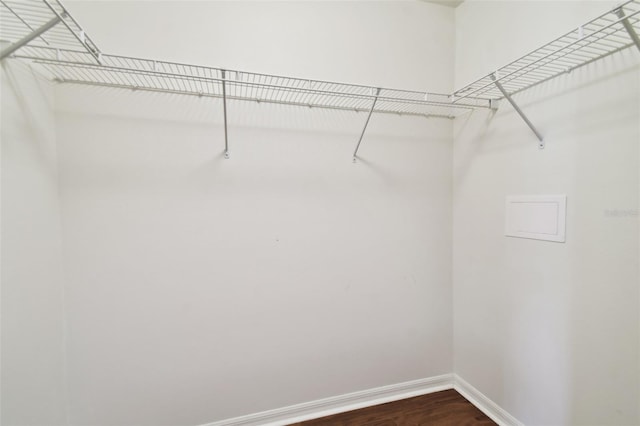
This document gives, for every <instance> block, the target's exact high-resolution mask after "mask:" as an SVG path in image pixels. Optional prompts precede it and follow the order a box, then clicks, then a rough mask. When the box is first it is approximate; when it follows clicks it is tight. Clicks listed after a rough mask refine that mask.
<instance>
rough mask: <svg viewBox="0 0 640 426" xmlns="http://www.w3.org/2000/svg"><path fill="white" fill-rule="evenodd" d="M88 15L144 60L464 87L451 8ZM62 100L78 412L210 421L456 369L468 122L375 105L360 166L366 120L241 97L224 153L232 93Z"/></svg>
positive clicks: (194, 8) (63, 89) (90, 92)
mask: <svg viewBox="0 0 640 426" xmlns="http://www.w3.org/2000/svg"><path fill="white" fill-rule="evenodd" d="M73 7H74V8H76V9H77V15H78V19H79V20H81V21H82V22H83V23H84V25H86V26H87V28H91V29H92V34H94V37H95V38H96V41H97V42H99V43H100V42H101V40H102V39H104V41H105V42H104V43H100V44H104V45H107V46H108V45H109V43H110V42H111V43H114V48H113V49H114V50H115V49H116V47H117V48H118V51H122V50H121V49H129V51H127V52H123V53H131V54H139V55H144V56H158V57H163V58H168V59H180V60H183V61H186V62H202V56H203V55H204V56H205V57H206V58H211V61H210V62H211V63H212V64H223V65H225V66H230V67H236V66H237V67H240V68H247V69H252V70H256V71H268V72H269V71H270V72H287V73H291V74H294V75H296V74H297V75H302V76H305V75H308V76H311V77H316V78H323V79H331V78H335V79H339V80H347V81H349V80H351V81H360V82H372V83H375V84H381V85H389V86H395V87H408V88H422V87H426V86H427V85H428V87H430V88H435V89H437V88H441V89H442V90H445V91H446V90H449V89H450V87H451V85H452V75H451V74H450V73H447V72H446V71H443V69H444V70H446V69H447V67H448V66H452V59H453V20H452V19H453V11H452V10H451V9H447V8H444V7H441V6H434V5H428V4H421V3H403V2H401V3H375V4H364V3H305V4H304V5H300V4H296V3H278V4H275V5H274V4H270V5H265V4H263V3H260V4H254V5H251V7H250V6H249V5H247V4H246V3H241V4H236V3H192V4H190V6H189V7H184V6H183V4H182V3H180V4H178V3H177V2H176V3H161V4H148V3H125V4H122V3H119V4H117V5H113V4H109V3H90V4H87V5H85V4H81V3H77V4H73ZM72 11H74V9H72ZM147 13H152V16H153V18H149V17H148V18H146V19H143V16H142V15H145V14H147ZM241 13H249V16H251V19H252V20H251V22H255V24H256V25H258V27H257V28H255V27H252V26H248V27H247V22H245V20H242V19H240V20H236V17H237V16H238V15H239V14H241ZM174 16H180V19H179V20H178V21H175V22H174V21H171V18H173V17H174ZM111 19H113V21H112V20H111ZM247 19H249V18H247ZM129 21H135V22H136V25H137V26H136V25H132V24H131V25H130V22H129ZM169 21H171V22H173V23H172V24H171V25H176V26H178V25H179V27H180V28H181V31H180V37H179V38H177V37H176V36H175V34H176V32H172V31H170V28H171V26H170V25H169V23H167V22H169ZM120 22H123V23H122V24H121V23H120ZM178 22H179V23H178ZM184 22H191V23H194V22H195V23H198V25H196V24H192V25H186V26H185V24H184ZM201 22H202V25H199V24H200V23H201ZM210 22H215V25H213V24H210ZM347 23H349V25H347ZM107 24H108V28H109V30H110V31H111V32H110V33H109V34H107V32H106V31H104V29H105V28H106V25H107ZM164 25H167V27H165V26H164ZM156 26H159V27H160V28H166V29H167V31H165V32H161V33H155V34H158V35H157V36H155V35H154V38H153V39H150V38H149V37H148V36H147V34H151V33H153V31H154V28H155V27H156ZM113 28H122V29H123V30H122V32H124V31H125V29H126V31H138V33H137V34H135V35H131V38H129V37H127V39H126V40H128V41H127V42H125V41H122V40H119V38H118V37H120V36H121V34H122V32H121V31H118V32H117V33H115V32H113V30H112V29H113ZM302 29H304V31H302ZM268 30H269V31H268ZM433 31H438V32H439V34H440V37H439V38H438V39H437V40H436V38H435V37H432V33H433ZM218 33H220V34H224V37H225V38H224V41H223V40H222V37H221V36H220V37H218V36H216V34H218ZM248 33H251V34H254V37H252V38H247V34H248ZM209 34H212V35H209ZM292 34H295V36H292ZM256 35H259V37H257V36H256ZM285 35H286V37H285ZM177 39H179V42H177V41H176V40H177ZM114 40H115V41H114ZM116 42H117V43H116ZM157 46H162V47H161V48H158V47H157ZM230 46H233V48H231V47H230ZM107 49H108V48H107V47H105V50H107ZM154 49H155V51H154ZM355 51H359V52H363V55H362V56H355V55H353V52H355ZM203 52H208V53H207V54H206V55H205V54H204V53H203ZM403 52H404V53H403ZM406 52H409V53H406ZM419 52H427V53H430V54H431V57H430V58H428V60H427V59H425V58H424V57H423V56H419V55H417V56H415V57H414V54H417V53H419ZM364 53H366V55H365V54H364ZM374 53H375V54H374ZM401 54H402V55H405V56H402V55H401ZM207 55H208V56H207ZM398 55H400V56H398ZM433 61H436V62H437V63H438V66H433V65H432V63H433ZM205 62H206V61H205ZM56 104H57V105H56V106H57V114H56V126H57V140H58V143H59V150H60V169H61V201H62V209H63V210H62V211H63V220H64V223H63V230H64V243H65V265H66V268H67V269H68V278H69V282H68V287H67V312H68V322H69V346H68V350H69V355H68V356H69V387H70V401H71V409H70V412H71V423H72V424H105V425H106V424H109V425H118V424H120V425H124V424H138V425H145V424H147V425H161V424H166V425H169V424H171V425H175V424H198V423H204V422H208V421H214V420H219V419H224V418H228V417H232V416H237V415H242V414H249V413H253V412H257V411H262V410H267V409H272V408H278V407H282V406H286V405H289V404H294V403H299V402H305V401H310V400H315V399H319V398H323V397H329V396H335V395H339V394H342V393H347V392H352V391H357V390H362V389H368V388H373V387H377V386H382V385H388V384H393V383H399V382H403V381H407V380H413V379H419V378H424V377H431V376H436V375H439V374H443V373H447V372H450V371H451V369H452V365H451V360H452V353H451V346H452V342H451V338H452V328H451V317H452V313H451V285H450V283H451V277H450V272H451V259H450V258H451V129H452V124H451V122H450V121H447V120H441V119H431V120H427V119H421V118H415V117H414V118H412V117H399V116H384V115H375V116H374V117H373V118H372V120H371V124H370V128H369V130H368V132H367V135H366V137H365V140H364V141H363V145H362V147H361V151H360V153H361V157H362V161H360V162H358V163H357V164H352V163H351V153H352V151H353V148H354V147H355V143H356V141H357V137H358V135H359V132H360V130H361V126H362V125H363V123H364V120H365V115H364V114H358V113H355V112H329V111H321V110H315V109H314V110H305V109H299V108H289V107H284V106H268V105H262V104H261V105H254V104H245V103H231V104H230V106H229V109H230V110H229V116H230V133H229V138H230V144H231V154H232V158H231V159H230V160H224V159H223V158H222V156H221V151H222V147H223V139H222V129H221V123H220V120H221V105H220V103H219V102H217V101H212V100H207V99H197V98H189V99H187V98H180V97H176V96H171V95H162V94H149V93H147V94H144V93H132V92H128V91H118V90H109V89H98V88H86V87H84V88H82V87H67V86H58V88H57V90H56Z"/></svg>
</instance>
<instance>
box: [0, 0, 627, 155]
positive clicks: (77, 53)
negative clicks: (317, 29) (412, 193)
mask: <svg viewBox="0 0 640 426" xmlns="http://www.w3.org/2000/svg"><path fill="white" fill-rule="evenodd" d="M639 31H640V0H627V1H625V2H624V3H622V4H621V5H620V6H617V7H616V8H614V9H612V10H610V11H608V12H606V13H604V14H602V15H600V16H598V17H597V18H595V19H593V20H591V21H589V22H587V23H586V24H584V25H581V26H579V27H578V28H577V29H575V30H573V31H570V32H568V33H567V34H564V35H563V36H561V37H559V38H557V39H555V40H553V41H551V42H550V43H547V44H545V45H544V46H542V47H540V48H538V49H536V50H534V51H532V52H530V53H528V54H527V55H524V56H522V57H521V58H519V59H517V60H515V61H513V62H511V63H509V64H507V65H505V66H503V67H501V68H499V69H497V70H495V71H492V72H491V73H489V74H487V75H486V76H484V77H482V78H480V79H478V80H476V81H474V82H472V83H470V84H468V85H467V86H465V87H463V88H461V89H459V90H456V91H455V92H453V93H452V94H442V93H429V92H422V91H410V90H399V89H387V88H379V87H371V86H365V85H355V84H345V83H336V82H328V81H320V80H310V79H302V78H294V77H285V76H277V75H268V74H259V73H253V72H245V71H237V70H227V69H222V68H214V67H206V66H200V65H188V64H180V63H175V62H166V61H158V60H151V59H143V58H133V57H125V56H117V55H107V54H103V53H102V52H101V51H100V50H99V49H98V47H97V46H96V44H95V43H94V42H93V41H92V40H91V38H89V36H87V34H86V33H85V31H84V30H83V29H82V27H80V25H79V24H78V23H77V21H76V20H74V19H73V17H71V15H70V14H69V12H68V11H67V10H66V9H65V8H64V6H63V5H62V4H61V3H60V1H59V0H0V41H2V42H3V44H4V45H3V50H2V51H1V52H0V59H4V58H5V57H15V58H21V59H26V60H30V61H31V62H32V63H34V64H35V66H36V67H37V69H38V70H39V71H41V72H42V73H43V74H45V75H46V76H47V77H48V78H50V79H51V80H53V81H56V82H59V83H74V84H88V85H94V86H107V87H117V88H125V89H132V90H145V91H156V92H167V93H175V94H184V95H193V96H204V97H215V98H222V99H223V105H224V116H225V153H227V149H228V145H227V140H226V137H227V134H226V114H227V101H228V100H242V101H253V102H265V103H275V104H285V105H295V106H303V107H309V108H329V109H338V110H352V111H368V116H367V119H366V122H365V126H364V129H363V131H362V134H361V135H360V140H359V141H358V145H357V147H356V151H355V152H354V159H355V156H356V154H357V151H358V147H359V146H360V142H361V140H362V137H363V135H364V132H365V130H366V127H367V124H368V123H369V119H370V118H371V114H372V113H374V112H377V113H389V114H406V115H416V116H424V117H440V118H449V119H450V118H455V117H456V116H458V115H460V114H464V113H467V112H469V111H471V110H474V109H476V108H492V109H495V108H497V102H496V101H498V100H500V99H506V100H508V101H509V103H511V104H512V106H513V107H514V108H515V110H516V112H517V113H518V114H519V115H520V116H521V117H522V118H523V120H524V121H525V123H526V124H527V125H528V126H529V127H530V128H531V130H532V131H533V132H534V133H535V135H536V137H537V138H538V140H539V141H540V143H539V147H540V148H543V147H544V142H543V137H542V134H541V133H540V132H539V131H538V130H537V129H536V128H535V126H534V125H533V124H532V123H531V121H530V120H529V119H528V118H527V117H526V115H525V114H524V112H523V111H522V110H521V109H520V108H519V107H518V105H517V104H516V102H515V101H514V100H513V99H512V97H511V96H512V95H513V94H516V93H518V92H520V91H523V90H526V89H528V88H530V87H532V86H535V85H537V84H540V83H542V82H545V81H547V80H550V79H552V78H554V77H556V76H558V75H561V74H563V73H567V72H571V71H572V70H574V69H576V68H579V67H582V66H584V65H586V64H589V63H592V62H594V61H597V60H599V59H601V58H604V57H606V56H609V55H612V54H614V53H617V52H620V51H621V50H624V49H627V48H629V47H632V46H634V45H635V46H636V47H637V48H638V49H639V50H640V38H639V37H638V32H639ZM5 46H6V47H5Z"/></svg>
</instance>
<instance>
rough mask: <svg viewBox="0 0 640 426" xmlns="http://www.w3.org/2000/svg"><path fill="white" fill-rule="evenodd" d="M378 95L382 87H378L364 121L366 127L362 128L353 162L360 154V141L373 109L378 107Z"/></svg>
mask: <svg viewBox="0 0 640 426" xmlns="http://www.w3.org/2000/svg"><path fill="white" fill-rule="evenodd" d="M378 95H380V89H379V88H378V89H376V94H375V95H374V97H373V103H372V104H371V109H369V114H368V115H367V121H365V122H364V127H363V128H362V133H360V139H358V144H357V145H356V149H355V151H353V162H354V163H355V162H356V156H357V154H358V149H359V148H360V143H361V142H362V138H363V137H364V132H365V131H366V130H367V126H368V125H369V120H370V119H371V114H373V110H374V109H375V107H376V102H377V101H378Z"/></svg>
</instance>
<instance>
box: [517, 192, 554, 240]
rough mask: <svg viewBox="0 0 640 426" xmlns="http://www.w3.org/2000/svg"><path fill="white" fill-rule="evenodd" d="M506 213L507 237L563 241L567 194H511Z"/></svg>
mask: <svg viewBox="0 0 640 426" xmlns="http://www.w3.org/2000/svg"><path fill="white" fill-rule="evenodd" d="M505 213H506V214H505V235H506V236H508V237H519V238H531V239H534V240H544V241H555V242H559V243H564V242H565V228H566V213H567V196H566V195H510V196H507V198H506V212H505Z"/></svg>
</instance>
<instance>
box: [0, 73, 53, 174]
mask: <svg viewBox="0 0 640 426" xmlns="http://www.w3.org/2000/svg"><path fill="white" fill-rule="evenodd" d="M1 67H2V72H3V74H4V75H5V78H6V80H7V84H6V85H3V90H10V91H11V92H12V96H10V98H11V99H12V100H15V102H16V103H17V105H18V108H19V109H20V112H21V115H20V116H21V117H22V118H23V119H24V120H27V123H25V126H24V127H22V128H23V129H24V130H25V131H26V132H27V134H28V135H29V136H30V137H29V138H28V140H24V141H21V142H24V144H25V145H26V146H28V147H29V148H30V149H31V150H32V151H33V154H34V155H33V158H35V159H37V161H38V165H39V168H40V170H43V171H45V172H46V173H47V175H48V177H49V178H50V180H51V182H55V181H56V180H57V172H56V170H55V167H53V166H54V165H55V164H56V161H57V160H56V149H55V144H54V143H52V142H47V141H50V140H51V138H52V135H51V134H47V133H46V130H45V127H44V126H42V125H41V123H38V122H36V121H35V119H34V117H36V116H37V115H36V114H33V113H32V111H34V110H37V109H39V107H38V103H39V102H40V101H41V100H46V102H48V104H49V105H48V106H49V107H50V108H52V107H53V100H52V99H51V97H50V95H49V94H48V93H47V91H46V90H44V86H45V85H47V84H48V83H47V82H46V81H45V80H44V79H43V78H42V77H41V76H39V75H38V74H37V73H36V72H34V71H33V69H31V68H30V67H26V66H25V65H23V64H21V63H14V62H13V61H3V62H2V63H1ZM24 73H27V74H28V79H29V81H30V82H32V83H33V87H34V88H35V89H37V90H38V92H39V96H38V97H37V99H38V103H35V104H34V103H33V102H31V101H30V100H32V99H34V98H33V97H32V96H27V95H26V93H23V87H22V83H21V80H20V79H19V78H18V76H17V75H18V74H24ZM7 98H9V97H4V96H3V99H7ZM2 128H3V130H4V129H7V128H9V126H2ZM4 137H11V135H4V134H3V138H4ZM33 142H37V143H38V145H34V143H33Z"/></svg>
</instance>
